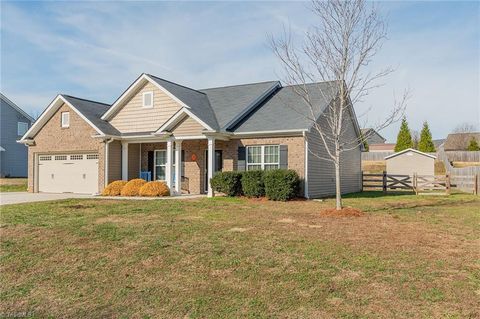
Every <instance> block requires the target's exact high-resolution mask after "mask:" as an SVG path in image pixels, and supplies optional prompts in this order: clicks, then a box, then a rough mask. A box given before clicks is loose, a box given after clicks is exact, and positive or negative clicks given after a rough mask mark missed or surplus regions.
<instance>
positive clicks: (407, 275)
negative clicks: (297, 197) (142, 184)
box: [0, 192, 480, 318]
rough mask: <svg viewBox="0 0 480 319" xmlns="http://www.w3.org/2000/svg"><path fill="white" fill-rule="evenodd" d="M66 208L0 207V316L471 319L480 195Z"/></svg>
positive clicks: (479, 274)
mask: <svg viewBox="0 0 480 319" xmlns="http://www.w3.org/2000/svg"><path fill="white" fill-rule="evenodd" d="M333 204H334V201H333V199H327V200H325V201H323V202H318V201H294V202H287V203H278V202H269V201H266V202H265V201H256V200H247V199H241V198H215V199H199V200H185V201H177V200H169V201H113V200H80V199H76V200H64V201H57V202H42V203H35V204H21V205H10V206H2V211H1V228H0V229H1V236H0V243H1V252H2V256H1V259H0V267H1V268H0V280H1V282H2V285H1V288H0V306H1V307H0V314H9V313H18V312H31V313H33V314H34V316H35V317H39V318H43V317H54V318H56V317H61V318H91V317H99V318H100V317H118V318H130V317H134V318H153V317H161V318H232V317H235V318H238V317H241V318H272V317H284V318H285V317H288V318H332V317H333V318H393V317H395V318H475V317H478V316H480V312H479V311H478V309H480V302H479V298H478V297H479V291H480V252H479V250H478V245H479V241H478V240H479V238H480V198H479V197H474V196H472V195H463V194H454V195H451V196H415V195H408V194H401V195H398V194H389V195H388V196H383V195H382V194H381V193H379V192H366V193H361V194H352V195H348V196H346V198H345V200H344V204H345V205H346V206H352V207H355V208H359V209H362V210H363V211H365V212H366V216H364V217H358V218H327V217H321V216H320V215H319V214H318V212H319V211H321V210H322V209H325V208H329V207H332V206H333Z"/></svg>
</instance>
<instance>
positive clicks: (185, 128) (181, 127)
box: [172, 116, 205, 136]
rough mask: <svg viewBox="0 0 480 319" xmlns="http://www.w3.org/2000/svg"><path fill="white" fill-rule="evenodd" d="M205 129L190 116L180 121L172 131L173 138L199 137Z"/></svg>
mask: <svg viewBox="0 0 480 319" xmlns="http://www.w3.org/2000/svg"><path fill="white" fill-rule="evenodd" d="M203 130H205V128H204V127H203V126H202V124H200V123H198V122H197V121H196V120H195V119H193V118H191V117H190V116H189V117H187V118H186V119H184V120H183V121H181V122H180V123H179V124H178V125H177V126H175V128H174V129H173V130H172V133H173V135H174V136H192V135H193V136H199V135H202V131H203Z"/></svg>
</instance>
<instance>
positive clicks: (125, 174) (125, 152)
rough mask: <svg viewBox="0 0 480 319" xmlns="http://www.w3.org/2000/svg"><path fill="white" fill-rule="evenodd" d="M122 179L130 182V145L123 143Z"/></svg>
mask: <svg viewBox="0 0 480 319" xmlns="http://www.w3.org/2000/svg"><path fill="white" fill-rule="evenodd" d="M122 179H123V180H124V181H128V143H127V142H122Z"/></svg>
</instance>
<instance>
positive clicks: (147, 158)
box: [21, 74, 361, 198]
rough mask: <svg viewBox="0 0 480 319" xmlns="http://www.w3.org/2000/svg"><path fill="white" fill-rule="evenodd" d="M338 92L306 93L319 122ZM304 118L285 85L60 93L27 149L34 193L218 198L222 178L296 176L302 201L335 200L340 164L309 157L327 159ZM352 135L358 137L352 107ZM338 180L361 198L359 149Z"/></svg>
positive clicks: (146, 85) (150, 80)
mask: <svg viewBox="0 0 480 319" xmlns="http://www.w3.org/2000/svg"><path fill="white" fill-rule="evenodd" d="M332 84H333V82H322V83H317V84H311V85H308V86H307V89H308V90H309V91H310V94H311V99H312V101H313V102H314V104H315V108H316V114H315V116H316V117H317V118H318V122H319V123H320V121H321V119H324V115H325V114H326V111H325V110H326V109H328V108H327V106H328V105H330V103H331V101H332V100H333V99H334V98H336V97H337V96H338V94H337V92H336V91H334V90H333V89H332V88H333V87H335V86H338V85H332ZM335 84H336V83H335ZM319 87H320V90H319V89H318V88H319ZM302 114H310V113H309V110H308V107H307V105H306V104H304V102H303V100H302V99H301V98H300V97H299V96H298V95H297V94H296V93H295V92H294V88H292V87H289V86H287V87H282V86H281V84H280V82H278V81H271V82H263V83H253V84H244V85H234V86H226V87H219V88H211V89H204V90H194V89H191V88H188V87H185V86H182V85H179V84H176V83H173V82H170V81H167V80H164V79H160V78H158V77H155V76H152V75H149V74H142V75H141V76H140V77H139V78H138V79H137V80H135V82H134V83H132V84H131V85H130V87H129V88H128V89H127V90H126V91H125V92H124V93H123V94H122V95H121V96H120V97H119V98H118V99H117V100H116V101H115V102H114V103H113V104H112V105H108V104H104V103H99V102H94V101H89V100H85V99H81V98H76V97H72V96H68V95H58V96H57V97H56V98H55V99H54V100H53V102H52V103H51V104H50V105H49V106H48V107H47V108H46V110H45V111H44V112H43V113H42V115H41V116H40V118H39V119H38V120H37V122H36V123H35V124H34V125H33V127H32V128H31V129H30V130H29V131H28V132H27V133H26V134H25V136H24V137H23V138H22V141H21V142H22V143H25V144H27V145H29V191H33V192H38V191H40V192H42V191H43V192H78V193H97V192H99V191H101V190H102V189H103V188H104V187H105V185H107V184H108V183H109V182H112V181H114V180H120V179H123V180H130V179H132V178H138V177H139V176H142V177H145V178H148V176H149V175H150V176H151V178H152V179H153V180H164V181H166V183H167V185H168V186H169V187H170V188H171V190H172V193H174V194H180V193H182V192H183V193H185V192H187V193H191V194H202V193H208V194H209V195H212V193H213V192H212V189H211V187H210V183H209V181H210V178H211V177H212V176H213V174H214V172H216V171H222V170H223V171H232V170H238V171H244V170H253V169H264V170H268V169H274V168H290V169H293V170H295V171H296V172H297V173H298V174H299V176H300V178H301V179H302V185H301V187H302V194H304V196H305V197H308V198H311V197H321V196H328V195H332V194H335V183H334V176H335V174H334V169H333V165H332V163H331V162H329V161H325V160H321V159H320V158H319V157H318V156H314V155H312V153H314V154H318V155H320V157H324V158H325V157H328V155H327V154H326V150H325V148H324V146H323V144H322V143H321V142H320V139H319V137H318V136H317V134H316V132H315V129H313V128H312V126H313V125H312V122H308V121H307V120H306V119H305V117H304V116H303V115H302ZM323 122H324V121H323ZM323 122H322V123H323ZM321 125H324V124H321ZM346 130H347V131H346V132H347V134H348V135H349V137H350V138H354V139H357V140H358V139H359V137H360V129H359V127H358V124H357V119H356V117H355V114H354V111H353V108H352V109H351V112H350V116H349V118H348V125H347V127H346ZM309 150H310V151H311V152H310V151H309ZM179 162H180V163H181V164H180V165H178V163H179ZM341 178H342V192H344V193H347V192H356V191H359V190H361V147H360V146H357V147H356V148H355V149H353V150H351V151H348V152H345V153H343V160H342V169H341Z"/></svg>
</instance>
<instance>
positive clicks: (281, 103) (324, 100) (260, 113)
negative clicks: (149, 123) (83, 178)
mask: <svg viewBox="0 0 480 319" xmlns="http://www.w3.org/2000/svg"><path fill="white" fill-rule="evenodd" d="M149 76H150V78H151V79H152V80H154V81H156V82H157V83H158V84H159V85H161V86H162V87H164V88H165V89H166V90H168V91H169V92H170V93H171V94H173V95H174V96H176V97H177V98H178V99H179V100H181V101H182V102H183V103H185V104H186V105H187V106H189V107H190V109H189V110H190V111H191V112H192V113H193V114H194V115H196V116H197V117H198V118H200V119H201V120H202V121H204V122H205V123H206V124H208V125H209V126H210V127H212V128H213V129H214V130H220V131H221V130H225V129H226V125H227V124H228V123H231V121H232V119H235V118H236V117H238V115H239V114H240V113H242V111H245V109H247V108H248V107H249V106H251V105H252V103H253V102H258V98H259V97H260V96H262V95H263V94H265V92H268V91H269V90H272V89H275V91H274V92H273V93H272V94H270V95H269V96H268V97H267V98H266V99H264V100H263V101H261V102H259V103H258V105H256V107H254V108H253V109H252V110H251V111H250V112H249V113H248V114H247V115H246V116H245V117H244V118H242V119H241V120H240V121H239V122H238V123H237V124H236V125H235V126H234V127H232V128H231V129H230V131H232V132H238V133H244V132H260V131H279V130H296V129H298V130H301V129H309V128H310V127H311V126H312V122H311V120H307V119H306V118H305V117H304V115H303V114H310V110H309V107H308V105H307V104H306V103H305V102H304V101H303V100H302V98H301V97H300V96H299V95H298V93H297V92H296V91H298V90H299V89H301V88H302V86H286V87H281V86H280V85H279V82H278V81H269V82H260V83H251V84H242V85H233V86H226V87H219V88H209V89H202V90H194V89H191V88H188V87H185V86H182V85H179V84H176V83H173V82H170V81H167V80H164V79H161V78H157V77H155V76H152V75H149ZM275 87H276V88H275ZM305 89H306V90H307V92H308V94H309V96H310V99H311V100H312V101H313V105H314V113H315V116H316V117H318V116H320V114H321V113H322V112H323V111H324V110H325V108H326V107H327V106H328V105H329V103H330V101H331V100H332V99H333V98H334V97H335V96H336V92H337V90H338V85H337V82H320V83H311V84H307V85H306V86H305ZM63 97H64V98H65V99H67V100H68V101H69V102H70V103H71V104H72V105H73V106H75V107H76V108H77V109H78V110H79V111H80V112H81V113H82V114H83V115H84V116H85V117H86V118H87V119H89V120H90V121H91V122H92V123H93V124H94V125H95V126H97V127H98V128H99V129H100V130H101V131H102V132H103V133H105V134H108V135H118V136H120V135H122V134H121V133H120V132H119V131H118V130H117V129H115V128H114V127H113V126H112V125H111V124H110V123H109V122H107V121H103V120H101V116H102V115H103V114H104V113H105V112H106V111H107V110H108V109H109V108H110V107H111V106H110V105H108V104H104V103H100V102H95V101H90V100H85V99H81V98H76V97H72V96H69V95H63ZM145 133H151V132H145ZM135 134H139V133H135ZM124 136H125V135H124Z"/></svg>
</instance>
